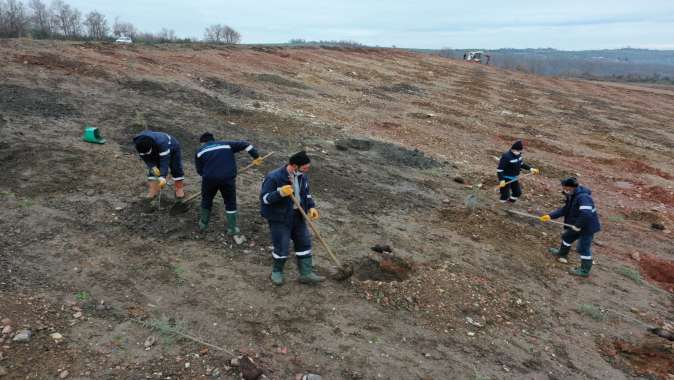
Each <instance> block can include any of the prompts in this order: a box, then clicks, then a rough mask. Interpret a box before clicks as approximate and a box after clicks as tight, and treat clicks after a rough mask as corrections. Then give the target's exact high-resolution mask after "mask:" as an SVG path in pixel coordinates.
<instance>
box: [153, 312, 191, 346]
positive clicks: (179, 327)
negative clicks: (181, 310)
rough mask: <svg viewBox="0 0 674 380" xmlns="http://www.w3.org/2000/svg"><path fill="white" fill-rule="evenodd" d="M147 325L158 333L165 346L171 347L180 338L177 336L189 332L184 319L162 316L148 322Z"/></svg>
mask: <svg viewBox="0 0 674 380" xmlns="http://www.w3.org/2000/svg"><path fill="white" fill-rule="evenodd" d="M147 325H148V326H149V327H150V328H151V329H153V330H155V331H157V332H158V333H159V334H160V336H161V338H162V341H163V343H164V344H166V345H171V344H173V343H175V342H176V340H177V339H178V338H179V337H178V336H177V335H176V334H185V333H186V332H187V322H185V321H184V320H182V319H175V318H170V317H168V316H166V315H162V316H161V318H153V319H150V320H149V321H147Z"/></svg>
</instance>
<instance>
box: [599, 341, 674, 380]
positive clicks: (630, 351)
mask: <svg viewBox="0 0 674 380" xmlns="http://www.w3.org/2000/svg"><path fill="white" fill-rule="evenodd" d="M601 349H602V351H603V352H604V354H605V355H607V356H609V357H610V358H611V359H612V362H613V363H614V365H615V366H618V367H622V368H624V369H626V370H628V371H630V372H632V374H633V375H635V376H647V377H648V378H656V379H666V380H669V379H671V377H669V376H671V375H670V374H671V373H674V352H672V346H671V345H668V344H667V341H666V340H664V339H659V338H647V340H645V341H644V342H642V343H640V344H638V345H635V344H631V343H629V342H626V341H624V340H622V339H616V340H615V341H613V342H609V343H608V344H606V345H603V347H602V348H601Z"/></svg>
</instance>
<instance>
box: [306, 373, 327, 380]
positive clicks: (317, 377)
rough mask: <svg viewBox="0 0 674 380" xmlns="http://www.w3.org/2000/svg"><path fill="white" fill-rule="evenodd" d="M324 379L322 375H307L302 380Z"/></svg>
mask: <svg viewBox="0 0 674 380" xmlns="http://www.w3.org/2000/svg"><path fill="white" fill-rule="evenodd" d="M321 379H322V377H321V375H316V374H315V373H307V374H306V375H304V376H302V380H321Z"/></svg>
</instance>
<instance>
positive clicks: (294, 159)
mask: <svg viewBox="0 0 674 380" xmlns="http://www.w3.org/2000/svg"><path fill="white" fill-rule="evenodd" d="M288 162H289V163H290V164H291V165H297V166H302V165H306V164H308V163H310V162H311V160H310V159H309V156H307V152H305V151H301V152H297V153H295V154H293V155H292V156H290V160H289V161H288Z"/></svg>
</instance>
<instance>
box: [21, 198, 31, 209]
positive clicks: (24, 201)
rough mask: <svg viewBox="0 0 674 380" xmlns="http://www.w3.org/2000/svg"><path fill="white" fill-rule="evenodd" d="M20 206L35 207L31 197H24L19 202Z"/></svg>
mask: <svg viewBox="0 0 674 380" xmlns="http://www.w3.org/2000/svg"><path fill="white" fill-rule="evenodd" d="M19 206H21V207H23V208H31V207H33V201H32V200H30V199H27V198H24V199H22V200H21V202H20V203H19Z"/></svg>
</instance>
